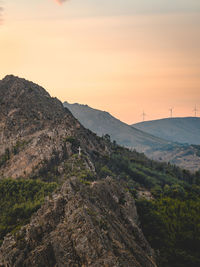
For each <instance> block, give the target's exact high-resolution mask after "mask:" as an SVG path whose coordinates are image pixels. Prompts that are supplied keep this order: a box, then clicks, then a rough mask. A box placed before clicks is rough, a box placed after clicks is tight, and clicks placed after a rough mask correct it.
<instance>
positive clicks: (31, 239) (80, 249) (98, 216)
mask: <svg viewBox="0 0 200 267" xmlns="http://www.w3.org/2000/svg"><path fill="white" fill-rule="evenodd" d="M0 266H6V267H23V266H24V267H26V266H27V267H29V266H33V267H43V266H44V267H55V266H56V267H64V266H65V267H67V266H73V267H75V266H82V267H83V266H93V267H95V266H96V267H98V266H99V267H102V266H108V267H111V266H116V267H117V266H124V267H127V266H129V267H131V266H133V267H153V266H154V267H155V266H156V264H155V259H154V253H153V250H152V249H151V248H150V246H149V244H148V243H147V241H146V240H145V238H144V236H143V233H142V232H141V230H140V229H139V227H138V217H137V211H136V207H135V203H134V200H133V198H132V197H131V195H130V194H129V193H128V192H126V191H125V190H123V189H122V187H121V186H120V185H119V184H118V183H117V182H115V181H113V180H112V179H111V178H106V179H105V180H102V181H96V182H93V183H91V184H90V185H84V184H82V183H81V182H80V181H79V180H78V179H77V178H75V177H74V178H71V179H70V180H68V181H67V182H65V183H64V184H63V186H62V188H61V190H60V191H58V192H57V193H56V194H54V195H53V196H52V198H51V199H47V200H46V202H45V204H44V205H43V206H42V208H41V209H40V210H38V212H37V213H36V214H35V215H34V216H33V217H32V219H31V221H30V224H28V225H27V226H25V227H23V228H22V229H21V231H20V232H19V233H17V234H16V235H15V236H11V235H8V236H6V238H5V239H4V242H3V245H2V247H1V249H0Z"/></svg>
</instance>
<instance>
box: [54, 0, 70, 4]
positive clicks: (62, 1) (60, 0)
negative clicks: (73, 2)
mask: <svg viewBox="0 0 200 267" xmlns="http://www.w3.org/2000/svg"><path fill="white" fill-rule="evenodd" d="M55 1H56V3H58V4H59V5H62V4H63V3H64V2H67V1H68V0H55Z"/></svg>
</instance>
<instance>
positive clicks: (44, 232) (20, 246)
mask: <svg viewBox="0 0 200 267" xmlns="http://www.w3.org/2000/svg"><path fill="white" fill-rule="evenodd" d="M0 106H1V110H0V139H1V143H0V179H2V180H4V181H5V182H4V183H0V192H1V196H2V198H1V199H0V207H1V211H2V212H1V214H0V244H1V243H2V246H1V248H0V266H3V267H4V266H9V267H14V266H20V267H21V266H33V267H36V266H37V267H42V266H45V267H51V266H52V267H53V266H55V265H56V266H58V267H62V266H84V265H85V266H103V265H104V266H106V265H108V266H127V265H129V266H138V267H139V266H147V267H151V266H156V265H155V263H154V257H153V251H152V249H151V248H150V246H149V244H148V242H147V241H146V240H145V237H144V236H143V234H142V231H141V230H140V229H139V227H138V225H137V221H138V218H137V213H136V207H135V203H134V201H133V199H132V197H131V195H130V194H129V193H126V191H125V189H123V187H122V184H121V185H120V184H118V183H116V182H114V181H112V179H111V180H109V179H106V180H105V181H104V182H100V180H102V179H103V178H106V177H107V174H106V176H105V177H100V175H99V173H98V172H97V169H98V168H97V166H96V165H98V163H100V161H101V159H104V158H109V156H110V155H111V153H112V146H113V145H112V143H110V142H107V141H105V140H103V139H102V138H100V137H97V136H96V135H95V134H94V133H92V132H91V131H90V130H87V129H85V128H84V127H83V126H82V125H81V124H80V123H79V122H78V121H77V120H76V119H75V118H74V117H73V115H72V114H71V112H70V111H69V110H68V109H66V108H64V107H63V105H62V103H61V102H60V101H59V100H57V99H55V98H51V97H50V95H49V94H48V93H47V92H46V91H45V90H44V89H43V88H41V87H40V86H38V85H36V84H34V83H32V82H29V81H26V80H24V79H21V78H18V77H15V76H12V75H9V76H6V77H5V78H4V79H3V80H2V81H0ZM80 148H81V153H80V152H79V151H80ZM8 177H10V178H13V179H15V182H14V183H12V180H11V179H6V178H8ZM72 177H74V178H72ZM19 178H24V179H30V178H32V180H31V179H30V183H29V182H28V183H26V182H24V180H23V179H19ZM36 179H40V180H43V181H45V182H46V183H47V185H46V184H45V183H44V182H42V183H40V182H39V181H38V180H36ZM25 181H26V180H25ZM51 181H54V183H50V182H51ZM55 182H56V183H55ZM48 184H49V186H48ZM56 184H57V187H58V189H57V192H56V193H54V194H53V195H52V196H49V197H47V198H46V202H45V204H44V205H42V204H43V199H44V197H45V196H46V195H48V194H50V193H51V192H52V190H53V189H54V188H55V187H56ZM62 184H64V185H63V187H62V189H61V185H62ZM27 194H28V195H27ZM41 205H42V207H41V209H39V208H40V206H41ZM36 211H37V212H36ZM127 211H129V213H127ZM34 212H36V213H35V214H34V215H33V218H32V220H31V221H30V224H28V225H27V226H25V228H23V229H22V230H21V232H19V229H20V227H21V226H22V225H23V224H24V223H27V222H28V221H29V220H30V217H31V215H32V214H33V213H34ZM96 214H97V215H98V216H96ZM121 214H123V216H124V217H123V219H121ZM107 228H108V229H107ZM11 231H12V234H10V235H9V234H8V233H9V232H11ZM7 234H8V235H7ZM3 239H4V240H3ZM133 248H134V249H133Z"/></svg>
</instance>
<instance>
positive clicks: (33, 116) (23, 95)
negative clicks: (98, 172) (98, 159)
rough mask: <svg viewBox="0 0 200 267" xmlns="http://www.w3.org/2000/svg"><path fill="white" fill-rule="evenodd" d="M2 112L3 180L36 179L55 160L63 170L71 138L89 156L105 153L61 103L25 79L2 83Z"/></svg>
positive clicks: (10, 78)
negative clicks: (46, 165)
mask: <svg viewBox="0 0 200 267" xmlns="http://www.w3.org/2000/svg"><path fill="white" fill-rule="evenodd" d="M0 108H1V110H0V178H3V177H12V178H17V177H27V176H29V177H30V175H32V176H34V175H36V176H37V170H38V169H41V168H42V167H44V162H46V163H47V162H50V164H51V160H52V159H53V160H54V161H55V160H56V161H57V162H56V164H57V167H58V169H59V170H62V168H60V167H59V165H60V163H62V162H63V161H64V160H65V159H66V158H67V157H68V156H70V155H71V154H72V148H71V144H70V143H69V142H64V140H67V138H70V137H75V138H77V140H78V141H79V143H80V145H81V148H82V150H83V151H84V152H85V153H86V154H90V153H91V151H102V153H104V152H105V151H106V148H105V145H104V144H103V143H102V142H101V141H100V140H99V139H97V138H96V136H95V134H93V133H92V132H91V131H89V130H86V129H85V128H83V127H82V125H81V124H80V123H79V122H78V121H77V120H76V119H75V118H74V117H73V116H72V114H71V112H70V111H69V110H68V109H66V108H64V107H63V105H62V103H61V102H60V101H59V100H58V99H56V98H52V97H50V95H49V94H48V93H47V92H46V91H45V89H43V88H42V87H40V86H39V85H37V84H34V83H32V82H29V81H26V80H25V79H21V78H18V77H15V76H13V75H8V76H6V77H5V78H4V79H3V80H1V81H0ZM101 143H102V144H101ZM76 150H77V148H76ZM76 152H77V153H78V150H77V151H76ZM88 158H89V157H88ZM90 167H91V166H90ZM91 168H93V167H91ZM61 172H62V171H61Z"/></svg>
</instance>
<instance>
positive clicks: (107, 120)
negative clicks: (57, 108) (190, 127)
mask: <svg viewBox="0 0 200 267" xmlns="http://www.w3.org/2000/svg"><path fill="white" fill-rule="evenodd" d="M63 105H64V107H66V108H68V109H69V110H70V111H71V112H72V114H73V115H74V117H75V118H77V119H78V120H79V121H80V123H82V125H84V127H86V128H88V129H90V130H91V131H93V132H94V133H96V134H97V135H99V136H102V135H106V134H109V135H110V137H111V139H112V140H115V141H116V142H117V143H118V144H120V145H123V146H127V147H133V148H135V149H136V150H137V151H140V152H145V151H146V150H148V149H149V148H152V147H153V148H157V147H162V146H163V145H167V144H169V143H170V142H167V141H166V140H163V139H160V138H157V137H155V136H152V135H150V134H147V133H145V132H142V131H140V130H138V129H135V128H134V127H133V128H132V127H130V126H129V125H127V124H125V123H123V122H121V121H120V120H118V119H116V118H115V117H113V116H112V115H110V114H109V113H108V112H105V111H101V110H97V109H93V108H91V107H89V106H87V105H80V104H77V103H76V104H69V103H67V102H64V104H63Z"/></svg>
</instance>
